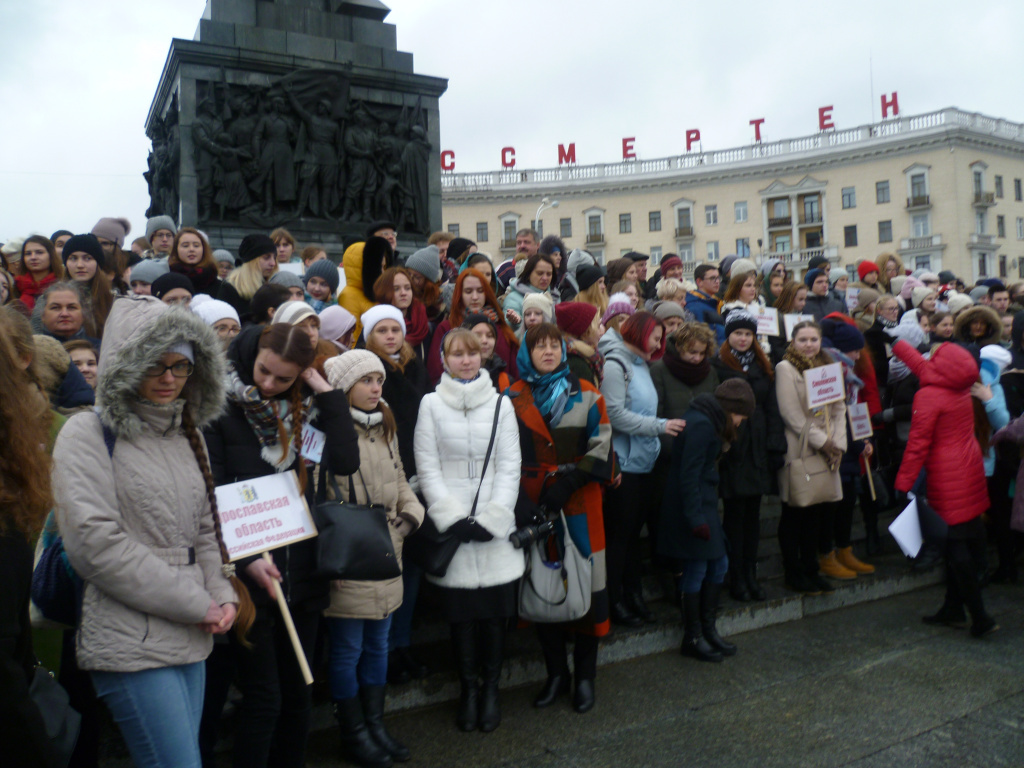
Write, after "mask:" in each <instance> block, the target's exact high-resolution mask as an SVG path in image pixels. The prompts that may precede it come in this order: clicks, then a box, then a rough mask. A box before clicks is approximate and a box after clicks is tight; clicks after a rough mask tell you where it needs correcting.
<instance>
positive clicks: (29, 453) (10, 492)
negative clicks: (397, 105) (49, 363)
mask: <svg viewBox="0 0 1024 768" xmlns="http://www.w3.org/2000/svg"><path fill="white" fill-rule="evenodd" d="M14 316H15V312H14V310H12V309H10V308H9V307H2V308H0V531H5V532H6V531H8V530H12V529H13V530H16V531H19V532H21V533H22V534H24V535H25V536H26V537H28V538H31V536H32V535H33V534H35V533H36V532H38V531H39V530H40V528H42V525H43V521H44V520H45V519H46V515H47V514H48V513H49V511H50V509H52V508H53V489H52V487H51V485H50V464H51V461H50V456H49V454H47V452H46V450H45V448H44V447H43V446H45V445H46V444H47V443H48V442H49V431H50V423H51V420H52V415H51V412H50V410H49V408H46V407H45V406H44V402H45V401H44V400H43V399H42V394H41V393H39V392H38V390H37V389H36V388H35V387H34V386H33V384H32V381H31V379H30V378H29V375H28V373H27V371H26V370H24V368H23V366H24V363H25V357H24V354H22V353H20V352H19V351H18V348H17V346H16V344H15V338H16V331H14V329H13V328H12V320H13V318H14ZM33 390H35V391H33ZM34 398H39V403H40V412H39V413H26V410H27V409H26V404H27V403H29V402H31V401H32V400H33V399H34Z"/></svg>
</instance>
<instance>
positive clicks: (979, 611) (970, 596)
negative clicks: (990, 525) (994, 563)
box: [946, 517, 987, 624]
mask: <svg viewBox="0 0 1024 768" xmlns="http://www.w3.org/2000/svg"><path fill="white" fill-rule="evenodd" d="M985 559H986V553H985V526H984V524H983V523H982V522H981V518H980V517H976V518H974V519H973V520H968V521H967V522H966V523H959V524H957V525H951V526H949V537H948V538H947V539H946V607H947V608H950V609H954V610H962V609H963V607H964V606H965V605H966V606H967V610H968V611H970V613H971V618H972V619H973V620H974V622H975V623H976V624H977V623H980V622H981V621H982V619H984V618H985V617H986V616H987V614H986V613H985V604H984V602H983V601H982V599H981V582H980V578H979V576H980V573H981V566H982V565H983V564H984V563H985Z"/></svg>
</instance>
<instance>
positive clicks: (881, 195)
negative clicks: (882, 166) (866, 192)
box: [843, 181, 889, 208]
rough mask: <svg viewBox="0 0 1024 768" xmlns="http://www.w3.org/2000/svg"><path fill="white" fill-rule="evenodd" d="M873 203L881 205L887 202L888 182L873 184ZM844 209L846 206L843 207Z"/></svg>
mask: <svg viewBox="0 0 1024 768" xmlns="http://www.w3.org/2000/svg"><path fill="white" fill-rule="evenodd" d="M875 202H876V203H878V204H879V205H881V204H882V203H888V202H889V182H888V181H876V182H875ZM843 207H844V208H845V207H846V206H843Z"/></svg>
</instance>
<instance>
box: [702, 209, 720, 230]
mask: <svg viewBox="0 0 1024 768" xmlns="http://www.w3.org/2000/svg"><path fill="white" fill-rule="evenodd" d="M704 223H705V224H707V225H708V226H709V227H713V226H715V224H717V223H718V206H717V205H705V206H704Z"/></svg>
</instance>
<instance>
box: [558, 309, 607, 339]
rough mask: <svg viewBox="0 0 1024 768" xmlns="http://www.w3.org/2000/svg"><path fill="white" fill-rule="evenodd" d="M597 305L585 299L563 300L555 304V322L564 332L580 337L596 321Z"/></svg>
mask: <svg viewBox="0 0 1024 768" xmlns="http://www.w3.org/2000/svg"><path fill="white" fill-rule="evenodd" d="M596 314H597V307H595V306H594V305H593V304H588V303H587V302H585V301H563V302H562V303H561V304H556V305H555V324H556V325H557V326H558V327H559V329H560V330H561V331H562V332H563V333H567V334H569V335H570V336H572V337H573V338H577V339H578V338H579V337H580V336H582V335H583V334H584V333H586V332H587V328H589V327H590V324H591V323H593V322H594V316H595V315H596Z"/></svg>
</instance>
